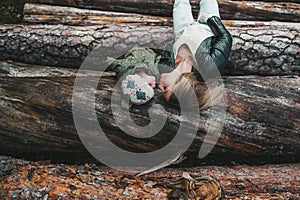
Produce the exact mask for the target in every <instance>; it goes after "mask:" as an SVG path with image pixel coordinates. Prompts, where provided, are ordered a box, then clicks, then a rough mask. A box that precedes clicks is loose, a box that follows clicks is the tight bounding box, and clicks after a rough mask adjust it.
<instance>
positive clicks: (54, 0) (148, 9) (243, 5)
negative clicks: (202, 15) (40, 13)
mask: <svg viewBox="0 0 300 200" xmlns="http://www.w3.org/2000/svg"><path fill="white" fill-rule="evenodd" d="M39 2H40V3H45V4H52V5H53V4H54V5H63V6H71V7H80V8H91V9H97V10H106V11H118V12H129V13H140V14H150V15H157V16H165V17H170V16H172V8H173V1H166V0H161V1H155V0H147V1H141V0H140V1H132V0H120V1H117V0H114V1H112V0H110V1H107V0H92V1H75V0H39ZM218 2H219V7H220V14H221V17H222V18H223V19H235V20H254V21H257V20H264V21H265V20H266V21H270V20H278V21H294V22H299V21H300V13H299V10H300V4H297V3H290V2H276V3H274V2H262V1H228V0H219V1H218ZM198 4H199V1H198V0H197V1H196V0H193V1H191V5H192V7H193V13H194V16H197V13H198V11H199V6H198Z"/></svg>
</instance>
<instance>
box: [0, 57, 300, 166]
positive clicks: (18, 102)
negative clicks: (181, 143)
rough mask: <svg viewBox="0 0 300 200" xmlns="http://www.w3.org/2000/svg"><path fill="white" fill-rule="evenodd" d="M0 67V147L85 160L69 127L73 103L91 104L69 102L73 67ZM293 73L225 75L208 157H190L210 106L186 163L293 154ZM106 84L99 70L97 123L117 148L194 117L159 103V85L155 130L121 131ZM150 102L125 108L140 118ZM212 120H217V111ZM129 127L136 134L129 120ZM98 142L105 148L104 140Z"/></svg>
mask: <svg viewBox="0 0 300 200" xmlns="http://www.w3.org/2000/svg"><path fill="white" fill-rule="evenodd" d="M1 69H2V71H1V78H0V88H1V94H2V95H1V97H0V110H1V112H0V116H1V117H0V141H1V145H0V154H6V155H13V156H22V157H29V158H31V159H41V158H49V156H51V158H52V159H56V160H65V159H70V160H72V161H74V160H77V161H86V160H91V159H92V158H91V156H90V155H89V154H88V153H87V151H86V149H85V147H84V146H83V145H82V143H81V141H80V139H79V137H78V135H77V131H76V129H75V127H74V121H73V116H72V111H74V109H75V110H76V109H79V111H82V112H83V114H84V115H85V113H89V112H91V111H89V110H84V107H85V106H84V105H85V104H88V103H89V102H82V106H80V107H79V108H77V107H76V108H73V109H72V88H73V84H74V79H75V74H76V70H71V69H68V70H67V69H59V68H50V67H49V68H47V67H42V68H39V67H38V66H32V67H30V66H28V65H24V64H14V63H5V62H2V63H1ZM77 77H79V79H81V80H84V81H87V82H89V81H90V80H91V79H93V78H95V77H96V78H99V73H97V72H95V71H86V72H85V73H82V74H79V75H77ZM97 80H98V79H97ZM299 80H300V79H299V77H297V76H296V77H258V76H246V77H234V78H232V77H226V78H225V79H224V82H225V88H226V93H227V95H226V96H227V104H226V106H227V108H226V109H227V112H226V120H225V124H224V128H223V131H222V134H221V136H220V138H219V140H218V143H217V144H216V146H215V147H214V149H213V150H212V152H211V153H210V154H209V156H208V157H206V158H204V159H197V157H198V156H197V153H198V151H199V148H200V146H201V145H202V142H203V140H204V138H205V136H206V132H207V131H206V129H207V124H208V121H207V120H209V119H211V116H213V115H214V114H216V112H217V111H216V110H214V109H208V110H205V111H201V119H200V126H199V127H198V126H196V128H197V130H198V132H197V136H196V138H195V140H194V142H193V145H192V146H191V147H190V148H189V150H188V151H187V152H186V156H187V157H188V158H192V159H188V160H187V161H186V164H187V165H195V164H203V163H211V164H214V163H216V164H226V163H227V164H228V163H231V162H237V163H273V162H296V161H299V156H298V155H299V152H300V145H299V143H300V135H299V133H300V132H299V116H300V115H299V112H300V107H299V102H298V101H299V90H298V88H299V87H300V81H299ZM114 85H115V75H114V74H112V73H108V72H107V73H104V75H103V76H102V78H101V80H100V82H99V85H98V90H97V91H95V92H96V113H97V116H98V120H99V123H100V124H101V127H102V128H103V131H104V132H105V133H106V135H107V136H108V137H109V138H110V139H111V140H112V141H113V142H114V143H117V144H118V146H119V147H120V148H123V149H125V150H127V151H133V152H136V151H137V152H148V151H154V150H157V149H160V148H162V147H164V146H165V145H166V144H168V142H170V141H172V138H173V137H174V135H176V134H177V130H178V127H179V126H182V127H183V128H188V130H189V131H190V128H191V127H194V125H195V124H197V122H196V119H195V118H191V119H190V120H188V121H185V120H184V119H185V118H184V117H183V116H181V115H180V112H179V110H178V109H176V108H174V107H171V106H168V105H166V104H165V102H164V100H163V98H162V97H161V93H160V92H159V91H156V96H157V98H155V99H154V100H153V102H152V103H156V104H161V105H162V106H163V107H165V108H166V113H164V112H162V110H161V109H159V108H158V107H155V108H154V110H153V112H154V115H155V116H166V117H167V122H166V124H167V125H166V126H164V127H163V129H162V130H161V131H160V132H159V133H158V134H157V135H155V136H153V137H151V138H147V139H145V140H143V139H141V138H136V137H132V136H129V135H127V134H126V133H124V132H123V131H121V130H120V129H119V128H118V125H117V124H116V122H115V118H114V117H113V115H112V110H111V105H110V96H111V94H112V91H113V89H112V88H113V87H114ZM85 87H88V86H85ZM85 87H83V88H82V92H81V93H80V92H79V93H74V95H75V96H77V95H79V96H86V95H87V91H91V89H90V88H85ZM74 95H73V98H74ZM80 105H81V104H80ZM151 105H152V104H150V105H149V104H147V105H144V106H135V107H133V108H131V110H130V112H131V118H132V119H133V120H134V122H136V123H137V124H138V125H141V126H143V125H147V124H148V123H149V120H150V118H149V115H148V109H149V107H150V106H151ZM80 109H83V110H80ZM122 116H123V118H122ZM84 119H86V117H83V120H84ZM120 119H121V120H126V119H127V118H126V115H121V118H120ZM182 120H183V121H182ZM214 120H215V122H216V123H218V120H219V119H214ZM97 123H98V121H97ZM77 128H78V127H77ZM79 128H82V127H79ZM129 128H130V127H129ZM77 130H78V129H77ZM131 131H133V132H134V133H135V134H138V135H139V136H140V135H141V133H139V132H138V129H136V128H134V127H133V128H132V129H131ZM189 131H188V132H187V134H186V135H185V136H186V137H187V139H190V137H192V136H190V135H189ZM85 133H86V134H87V137H90V136H91V137H93V135H94V134H95V131H94V130H90V129H89V128H87V130H86V131H85ZM191 134H192V133H191ZM100 138H102V137H100ZM172 146H173V147H174V148H175V149H177V150H176V151H178V150H179V149H178V147H177V144H173V143H172ZM97 148H98V147H97ZM99 148H100V150H105V149H103V148H105V147H99Z"/></svg>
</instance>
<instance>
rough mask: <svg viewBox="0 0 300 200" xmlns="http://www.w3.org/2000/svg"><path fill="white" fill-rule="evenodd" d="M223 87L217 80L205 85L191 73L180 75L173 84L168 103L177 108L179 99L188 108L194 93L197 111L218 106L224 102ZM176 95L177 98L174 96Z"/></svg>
mask: <svg viewBox="0 0 300 200" xmlns="http://www.w3.org/2000/svg"><path fill="white" fill-rule="evenodd" d="M223 89H224V88H223V85H222V84H220V83H219V81H217V80H212V81H209V82H207V83H205V82H200V81H199V80H198V79H197V78H196V76H195V75H194V74H192V73H185V74H182V75H181V76H180V77H179V79H178V80H177V83H176V84H175V86H174V88H173V91H172V95H171V97H170V100H169V103H170V104H172V105H177V106H179V101H178V100H180V99H184V103H186V104H187V105H186V106H189V105H190V104H191V103H192V101H191V100H190V99H191V97H192V95H193V94H194V93H195V94H196V97H197V100H198V104H199V109H200V110H203V109H206V108H208V107H210V106H213V105H218V104H220V103H221V102H222V101H224V98H223V97H224V95H223V91H224V90H223ZM175 94H177V96H175Z"/></svg>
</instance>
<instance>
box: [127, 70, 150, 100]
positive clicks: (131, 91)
mask: <svg viewBox="0 0 300 200" xmlns="http://www.w3.org/2000/svg"><path fill="white" fill-rule="evenodd" d="M121 87H122V89H123V93H124V94H126V95H129V97H130V102H131V103H132V104H136V105H141V104H144V103H146V102H148V101H149V100H150V99H151V98H152V97H153V96H154V91H153V88H152V87H151V86H150V85H149V84H148V83H147V82H146V81H145V80H144V79H143V78H142V77H140V76H139V75H136V74H135V75H127V76H126V78H125V79H124V80H123V81H122V86H121Z"/></svg>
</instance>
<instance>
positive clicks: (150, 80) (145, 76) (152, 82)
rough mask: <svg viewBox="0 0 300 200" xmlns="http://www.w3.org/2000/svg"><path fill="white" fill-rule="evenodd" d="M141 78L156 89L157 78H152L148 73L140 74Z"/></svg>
mask: <svg viewBox="0 0 300 200" xmlns="http://www.w3.org/2000/svg"><path fill="white" fill-rule="evenodd" d="M139 76H140V77H142V78H143V79H144V80H145V81H146V82H147V83H148V84H149V85H150V86H151V87H152V88H155V84H156V78H155V76H150V75H148V74H146V73H139Z"/></svg>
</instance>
